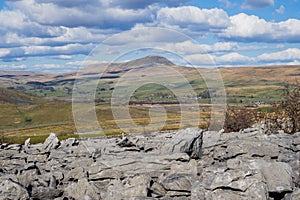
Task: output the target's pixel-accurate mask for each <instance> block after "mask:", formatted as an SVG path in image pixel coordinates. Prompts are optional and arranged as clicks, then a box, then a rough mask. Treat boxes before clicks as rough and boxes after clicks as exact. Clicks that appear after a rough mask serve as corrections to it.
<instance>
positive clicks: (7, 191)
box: [0, 179, 29, 200]
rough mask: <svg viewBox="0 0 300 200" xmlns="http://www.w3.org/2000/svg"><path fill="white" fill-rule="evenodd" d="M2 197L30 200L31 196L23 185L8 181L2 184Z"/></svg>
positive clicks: (0, 188) (0, 189) (0, 185)
mask: <svg viewBox="0 0 300 200" xmlns="http://www.w3.org/2000/svg"><path fill="white" fill-rule="evenodd" d="M0 197H1V199H20V200H27V199H29V194H28V192H27V190H26V189H25V188H24V187H23V186H22V185H21V184H19V183H17V182H14V181H13V180H11V179H7V180H4V181H3V182H1V184H0Z"/></svg>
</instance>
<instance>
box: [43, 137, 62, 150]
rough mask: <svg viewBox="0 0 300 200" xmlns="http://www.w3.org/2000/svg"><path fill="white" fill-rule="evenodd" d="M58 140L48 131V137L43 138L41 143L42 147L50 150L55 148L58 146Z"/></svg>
mask: <svg viewBox="0 0 300 200" xmlns="http://www.w3.org/2000/svg"><path fill="white" fill-rule="evenodd" d="M59 145H60V141H59V140H58V138H57V136H56V134H55V133H50V135H49V137H48V138H47V139H46V140H45V142H44V144H43V149H44V150H46V151H50V150H51V149H56V148H57V147H59Z"/></svg>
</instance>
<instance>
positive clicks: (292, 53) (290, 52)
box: [257, 48, 300, 62]
mask: <svg viewBox="0 0 300 200" xmlns="http://www.w3.org/2000/svg"><path fill="white" fill-rule="evenodd" d="M257 60H258V61H263V62H273V61H295V60H300V49H297V48H289V49H286V50H283V51H279V52H274V53H264V54H262V55H260V56H258V57H257Z"/></svg>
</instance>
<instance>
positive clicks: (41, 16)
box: [8, 0, 152, 30]
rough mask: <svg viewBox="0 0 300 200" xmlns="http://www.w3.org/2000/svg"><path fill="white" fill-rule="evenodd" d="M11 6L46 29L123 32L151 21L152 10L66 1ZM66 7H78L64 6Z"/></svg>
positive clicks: (23, 0) (32, 1)
mask: <svg viewBox="0 0 300 200" xmlns="http://www.w3.org/2000/svg"><path fill="white" fill-rule="evenodd" d="M105 2H106V1H105ZM93 3H94V4H93ZM8 4H9V5H10V6H11V7H13V8H16V9H18V10H22V12H23V13H24V14H25V15H26V16H27V17H28V18H29V19H30V20H32V21H35V22H38V23H39V24H43V25H55V26H66V27H76V26H84V27H99V28H119V29H121V30H122V29H129V28H131V27H132V26H134V24H136V23H141V22H148V21H151V19H152V17H151V15H152V10H151V7H147V8H144V9H126V8H121V7H110V6H102V4H101V2H98V1H93V2H92V3H91V4H90V3H84V4H83V1H79V2H77V3H71V4H70V3H66V1H54V2H53V1H36V0H19V1H9V2H8ZM66 4H67V5H69V4H70V5H74V6H75V7H72V6H69V7H68V6H63V5H66Z"/></svg>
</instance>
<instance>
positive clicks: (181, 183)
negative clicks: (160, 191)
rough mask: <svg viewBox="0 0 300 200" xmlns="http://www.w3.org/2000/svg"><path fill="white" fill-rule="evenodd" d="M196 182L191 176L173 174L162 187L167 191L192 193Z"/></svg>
mask: <svg viewBox="0 0 300 200" xmlns="http://www.w3.org/2000/svg"><path fill="white" fill-rule="evenodd" d="M194 180H195V179H194V177H193V176H192V175H190V174H171V175H169V176H167V177H166V178H165V179H164V180H163V181H162V185H163V187H164V188H165V189H166V190H172V191H188V192H190V191H191V188H192V184H193V182H194Z"/></svg>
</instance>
